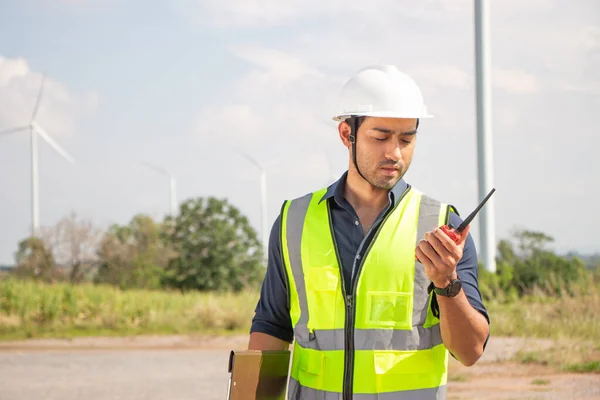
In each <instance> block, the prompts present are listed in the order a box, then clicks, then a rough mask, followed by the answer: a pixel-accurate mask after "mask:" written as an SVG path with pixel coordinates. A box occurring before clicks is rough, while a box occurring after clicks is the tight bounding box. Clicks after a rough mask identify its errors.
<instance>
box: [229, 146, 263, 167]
mask: <svg viewBox="0 0 600 400" xmlns="http://www.w3.org/2000/svg"><path fill="white" fill-rule="evenodd" d="M233 149H234V150H235V151H236V152H237V153H238V154H239V155H241V156H242V157H244V158H245V159H246V160H248V161H250V162H251V163H252V164H254V165H255V166H256V167H258V168H259V169H262V167H263V166H262V164H261V163H259V162H258V161H257V160H256V159H254V158H253V157H252V156H251V155H250V154H247V153H246V152H244V151H242V150H240V149H239V148H237V147H235V146H233Z"/></svg>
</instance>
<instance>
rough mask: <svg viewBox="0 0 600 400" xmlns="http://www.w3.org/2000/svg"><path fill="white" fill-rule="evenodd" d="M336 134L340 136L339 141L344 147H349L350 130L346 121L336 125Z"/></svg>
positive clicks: (350, 142) (350, 144) (350, 141)
mask: <svg viewBox="0 0 600 400" xmlns="http://www.w3.org/2000/svg"><path fill="white" fill-rule="evenodd" d="M338 132H339V134H340V139H341V140H342V143H344V146H346V147H351V146H352V140H351V138H350V135H351V134H352V128H350V125H349V124H348V123H347V122H346V121H342V122H340V124H339V125H338Z"/></svg>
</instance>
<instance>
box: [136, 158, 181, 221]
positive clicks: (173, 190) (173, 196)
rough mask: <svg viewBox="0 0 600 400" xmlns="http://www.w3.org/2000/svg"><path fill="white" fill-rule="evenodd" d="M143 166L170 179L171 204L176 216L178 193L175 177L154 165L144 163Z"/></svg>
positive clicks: (173, 214)
mask: <svg viewBox="0 0 600 400" xmlns="http://www.w3.org/2000/svg"><path fill="white" fill-rule="evenodd" d="M143 165H145V166H147V167H150V168H152V169H153V170H155V171H157V172H159V173H161V174H163V175H165V176H166V177H168V178H169V203H170V204H171V215H172V216H175V215H176V214H177V193H176V186H175V177H174V176H173V175H172V174H171V173H169V172H168V171H167V170H166V169H164V168H161V167H158V166H156V165H154V164H150V163H147V162H146V163H144V164H143Z"/></svg>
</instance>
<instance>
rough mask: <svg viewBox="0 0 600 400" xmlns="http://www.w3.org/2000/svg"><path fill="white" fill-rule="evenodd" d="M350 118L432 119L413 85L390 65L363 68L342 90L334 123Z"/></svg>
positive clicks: (410, 79) (409, 78)
mask: <svg viewBox="0 0 600 400" xmlns="http://www.w3.org/2000/svg"><path fill="white" fill-rule="evenodd" d="M351 116H358V117H360V116H367V117H387V118H432V117H433V116H432V115H429V114H428V113H427V107H425V104H424V102H423V95H422V94H421V90H420V89H419V87H418V86H417V84H416V82H415V81H414V80H413V79H412V78H411V77H410V76H408V75H406V74H405V73H403V72H400V71H399V70H398V68H396V67H395V66H393V65H380V66H371V67H367V68H363V69H361V70H360V71H358V72H357V73H356V75H354V76H353V77H352V78H351V79H350V80H349V81H348V82H346V84H345V85H344V87H343V88H342V92H341V94H340V97H339V102H338V113H337V115H336V116H334V117H333V120H334V121H344V120H345V119H346V118H349V117H351Z"/></svg>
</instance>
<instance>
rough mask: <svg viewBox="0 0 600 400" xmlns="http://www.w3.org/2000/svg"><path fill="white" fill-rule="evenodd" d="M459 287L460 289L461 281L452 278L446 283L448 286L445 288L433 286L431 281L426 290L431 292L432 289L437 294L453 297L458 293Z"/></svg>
mask: <svg viewBox="0 0 600 400" xmlns="http://www.w3.org/2000/svg"><path fill="white" fill-rule="evenodd" d="M461 289H462V282H461V281H460V279H453V280H452V282H450V283H449V284H448V286H446V287H445V288H438V287H435V285H434V284H433V282H431V284H430V285H429V290H428V292H429V293H431V291H432V290H433V291H434V292H435V294H437V295H439V296H444V297H454V296H456V295H457V294H459V293H460V290H461Z"/></svg>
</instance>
